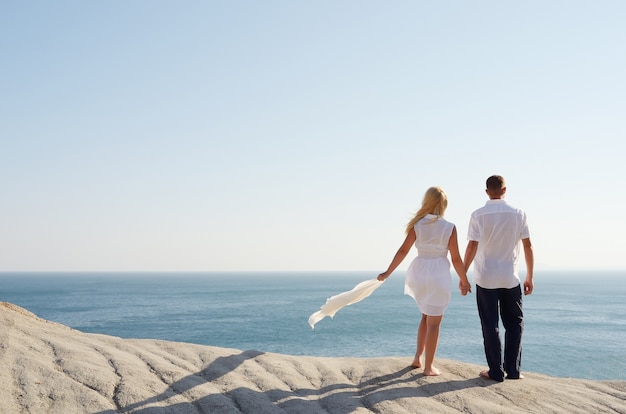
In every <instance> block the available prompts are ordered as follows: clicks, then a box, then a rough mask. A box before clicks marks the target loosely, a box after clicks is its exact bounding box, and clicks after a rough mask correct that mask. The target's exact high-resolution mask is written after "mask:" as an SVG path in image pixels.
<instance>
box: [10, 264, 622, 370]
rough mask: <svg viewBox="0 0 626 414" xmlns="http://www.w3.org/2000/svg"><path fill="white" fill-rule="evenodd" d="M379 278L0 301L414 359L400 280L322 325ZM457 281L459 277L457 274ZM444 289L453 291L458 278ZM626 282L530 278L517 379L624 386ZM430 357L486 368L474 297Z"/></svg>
mask: <svg viewBox="0 0 626 414" xmlns="http://www.w3.org/2000/svg"><path fill="white" fill-rule="evenodd" d="M375 276H376V272H371V273H364V272H335V273H334V272H277V273H271V272H258V273H254V272H247V273H122V272H119V273H59V272H55V273H10V272H5V273H0V300H2V301H5V302H11V303H15V304H17V305H19V306H22V307H24V308H26V309H28V310H30V311H31V312H33V313H35V314H37V315H38V316H40V317H42V318H44V319H48V320H52V321H55V322H59V323H62V324H64V325H67V326H70V327H72V328H75V329H78V330H80V331H83V332H93V333H102V334H106V335H114V336H119V337H122V338H155V339H164V340H170V341H180V342H190V343H197V344H204V345H213V346H220V347H227V348H237V349H241V350H258V351H264V352H276V353H283V354H290V355H312V356H347V357H374V356H376V357H378V356H406V357H407V363H409V362H410V360H411V358H412V356H413V354H414V353H415V336H416V329H417V323H418V321H419V316H420V315H419V311H418V309H417V306H416V305H415V303H414V301H413V299H411V298H410V297H408V296H404V295H403V282H404V274H403V272H396V273H394V274H393V275H392V276H391V278H390V279H388V280H387V281H386V282H385V283H384V285H383V286H381V287H380V288H379V289H378V290H376V291H375V292H374V293H373V294H372V296H370V297H368V298H367V299H365V300H363V301H362V302H359V303H356V304H354V305H351V306H348V307H346V308H344V309H342V310H340V311H339V312H338V313H337V314H336V315H335V318H334V319H330V318H325V319H324V320H322V321H321V322H319V323H318V324H317V325H316V326H315V330H312V329H311V328H310V326H309V325H308V324H307V319H308V317H309V315H310V314H311V313H313V312H315V311H317V310H318V309H319V308H320V306H322V305H323V304H324V303H325V301H326V299H327V298H328V297H330V296H332V295H335V294H337V293H340V292H343V291H346V290H350V289H351V288H352V287H354V285H356V284H357V283H358V282H360V281H363V280H367V279H372V278H374V277H375ZM454 277H456V276H454ZM454 282H455V283H453V286H456V280H455V281H454ZM625 297H626V272H593V273H592V272H589V273H585V272H578V273H572V272H556V271H551V272H545V273H544V272H537V273H536V276H535V291H534V293H533V294H532V295H530V296H526V297H524V312H525V316H526V319H525V332H524V339H523V355H522V371H533V372H540V373H545V374H548V375H553V376H558V377H575V378H588V379H600V380H602V379H621V380H626V347H625V346H624V344H626V301H625V300H624V298H625ZM437 357H439V358H447V359H455V360H458V361H462V362H469V363H477V364H483V365H484V364H485V357H484V351H483V347H482V335H481V332H480V323H479V320H478V315H477V312H476V302H475V296H474V294H473V293H472V294H470V295H468V296H466V297H462V296H460V294H458V291H456V290H453V295H452V302H451V304H450V307H449V308H448V310H447V312H446V314H445V317H444V320H443V323H442V328H441V336H440V344H439V348H438V353H437Z"/></svg>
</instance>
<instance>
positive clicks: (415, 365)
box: [411, 357, 422, 368]
mask: <svg viewBox="0 0 626 414" xmlns="http://www.w3.org/2000/svg"><path fill="white" fill-rule="evenodd" d="M411 366H412V367H413V368H421V367H422V358H420V357H416V358H415V359H414V360H413V362H411Z"/></svg>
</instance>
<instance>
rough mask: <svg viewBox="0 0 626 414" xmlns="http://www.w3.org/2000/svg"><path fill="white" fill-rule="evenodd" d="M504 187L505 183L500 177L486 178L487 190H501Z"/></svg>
mask: <svg viewBox="0 0 626 414" xmlns="http://www.w3.org/2000/svg"><path fill="white" fill-rule="evenodd" d="M504 187H506V183H505V182H504V177H502V176H501V175H492V176H491V177H489V178H487V190H502V189H503V188H504Z"/></svg>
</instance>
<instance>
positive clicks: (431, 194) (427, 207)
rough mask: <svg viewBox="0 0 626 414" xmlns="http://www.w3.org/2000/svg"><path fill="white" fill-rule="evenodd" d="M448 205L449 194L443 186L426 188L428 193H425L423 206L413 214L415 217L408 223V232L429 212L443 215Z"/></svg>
mask: <svg viewBox="0 0 626 414" xmlns="http://www.w3.org/2000/svg"><path fill="white" fill-rule="evenodd" d="M447 207H448V196H447V195H446V192H445V191H443V189H442V188H441V187H430V188H429V189H428V190H426V194H424V199H423V200H422V207H421V208H420V209H419V210H417V213H415V216H413V218H412V219H411V220H410V221H409V222H408V224H407V225H406V233H408V232H409V231H411V229H412V228H413V226H415V224H416V223H417V222H418V221H420V220H421V219H423V218H424V217H426V215H427V214H435V215H437V216H440V217H443V214H444V213H445V212H446V208H447ZM437 219H438V218H435V219H434V220H433V221H437Z"/></svg>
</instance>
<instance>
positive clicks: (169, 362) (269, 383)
mask: <svg viewBox="0 0 626 414" xmlns="http://www.w3.org/2000/svg"><path fill="white" fill-rule="evenodd" d="M410 361H411V358H410V356H409V357H407V358H400V357H388V358H319V357H305V356H288V355H279V354H272V353H265V352H260V351H240V350H236V349H225V348H217V347H211V346H203V345H194V344H188V343H178V342H168V341H160V340H146V339H120V338H117V337H112V336H106V335H97V334H86V333H83V332H80V331H77V330H74V329H71V328H68V327H66V326H63V325H61V324H58V323H54V322H50V321H46V320H43V319H40V318H38V317H37V316H35V315H34V314H32V313H30V312H29V311H27V310H25V309H22V308H20V307H18V306H16V305H13V304H10V303H6V302H0V413H2V414H13V413H36V414H40V413H59V414H71V413H98V414H104V413H107V414H109V413H110V414H112V413H158V414H162V413H253V414H260V413H298V414H305V413H341V414H345V413H372V412H373V413H393V414H400V413H459V412H464V413H481V414H482V413H568V414H569V413H585V414H589V413H626V381H592V380H579V379H570V378H554V377H549V376H546V375H541V374H534V373H525V376H526V378H525V379H523V380H517V381H515V380H507V381H505V382H503V383H496V382H493V381H489V380H485V379H482V378H479V377H478V373H479V371H480V370H481V369H484V367H481V366H479V365H470V364H465V363H461V362H456V361H450V360H439V361H438V362H439V364H438V367H439V368H440V369H441V370H442V371H443V375H441V376H439V377H424V376H423V375H422V373H421V372H420V370H411V369H408V368H407V364H408V363H410ZM546 363H549V361H546ZM581 363H584V362H581Z"/></svg>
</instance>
